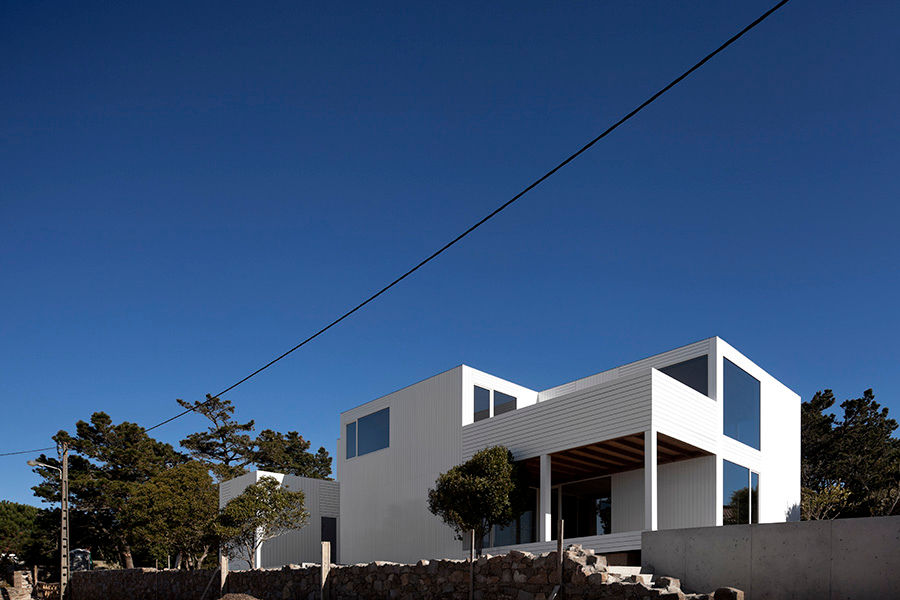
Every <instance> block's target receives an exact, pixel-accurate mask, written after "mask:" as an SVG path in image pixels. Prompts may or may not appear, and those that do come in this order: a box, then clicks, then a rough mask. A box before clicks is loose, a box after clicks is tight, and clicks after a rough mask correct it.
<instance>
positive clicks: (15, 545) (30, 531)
mask: <svg viewBox="0 0 900 600" xmlns="http://www.w3.org/2000/svg"><path fill="white" fill-rule="evenodd" d="M39 512H40V509H39V508H37V507H35V506H30V505H28V504H19V503H18V502H10V501H8V500H0V554H15V555H16V556H18V557H19V558H20V559H21V558H22V557H23V556H24V555H25V553H26V551H27V550H28V548H29V546H30V545H31V544H32V542H33V538H34V536H35V529H36V524H35V521H36V520H37V518H38V513H39Z"/></svg>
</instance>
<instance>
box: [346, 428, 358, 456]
mask: <svg viewBox="0 0 900 600" xmlns="http://www.w3.org/2000/svg"><path fill="white" fill-rule="evenodd" d="M345 439H346V445H347V458H353V457H354V456H356V421H353V422H352V423H347V435H346V436H345Z"/></svg>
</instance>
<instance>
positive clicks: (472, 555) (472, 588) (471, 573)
mask: <svg viewBox="0 0 900 600" xmlns="http://www.w3.org/2000/svg"><path fill="white" fill-rule="evenodd" d="M469 540H470V542H471V543H470V544H469V600H475V530H474V529H473V530H472V531H471V532H470V533H469Z"/></svg>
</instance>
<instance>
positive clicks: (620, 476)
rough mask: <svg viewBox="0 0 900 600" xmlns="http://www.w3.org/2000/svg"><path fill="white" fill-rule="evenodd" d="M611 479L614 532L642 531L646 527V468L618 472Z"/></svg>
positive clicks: (611, 517)
mask: <svg viewBox="0 0 900 600" xmlns="http://www.w3.org/2000/svg"><path fill="white" fill-rule="evenodd" d="M611 479H612V480H611V484H612V485H611V487H610V494H611V497H610V505H611V506H610V508H611V512H612V514H611V515H610V521H611V523H610V525H612V532H613V533H621V532H626V531H641V530H642V529H644V470H643V469H636V470H634V471H625V472H623V473H616V474H614V475H613V476H612V478H611ZM638 537H639V538H640V536H638ZM638 541H640V540H638ZM639 547H640V545H638V546H634V548H639Z"/></svg>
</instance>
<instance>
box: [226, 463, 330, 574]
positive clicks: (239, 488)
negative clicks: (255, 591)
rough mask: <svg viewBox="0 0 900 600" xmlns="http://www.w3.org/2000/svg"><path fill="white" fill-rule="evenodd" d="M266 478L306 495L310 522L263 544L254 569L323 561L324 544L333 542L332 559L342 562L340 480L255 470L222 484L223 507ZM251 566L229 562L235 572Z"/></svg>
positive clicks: (258, 552) (236, 560) (237, 561)
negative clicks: (340, 548)
mask: <svg viewBox="0 0 900 600" xmlns="http://www.w3.org/2000/svg"><path fill="white" fill-rule="evenodd" d="M263 477H272V478H274V479H276V480H277V481H278V482H279V483H281V485H282V486H283V487H285V488H287V489H289V490H291V491H292V492H298V491H299V492H303V494H304V496H305V507H306V510H307V512H309V520H308V521H307V524H306V525H305V526H304V527H302V528H299V529H297V530H294V531H291V532H290V533H286V534H284V535H280V536H278V537H277V538H274V539H271V540H266V541H265V542H263V543H262V544H261V545H260V547H259V548H258V549H257V551H256V556H255V557H254V562H255V564H254V565H253V566H254V567H256V568H273V567H280V566H283V565H287V564H292V563H293V564H299V563H303V562H310V563H311V562H319V561H320V560H321V558H322V544H321V543H322V542H331V559H332V561H333V562H339V561H340V560H341V557H340V554H339V550H338V547H337V541H338V531H340V492H339V489H340V486H339V484H338V482H337V481H329V480H326V479H312V478H309V477H297V476H296V475H284V474H282V473H271V472H268V471H252V472H250V473H246V474H244V475H241V476H240V477H236V478H234V479H229V480H228V481H223V482H222V483H221V484H219V508H222V507H224V506H225V504H226V503H227V502H228V501H229V500H231V499H232V498H235V497H236V496H238V495H239V494H240V493H241V492H243V491H244V490H245V489H246V488H247V486H250V485H253V484H255V483H257V482H259V480H260V479H262V478H263ZM248 567H250V565H248V564H247V561H245V560H240V559H232V560H230V561H229V563H228V568H229V569H233V570H238V569H247V568H248Z"/></svg>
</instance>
